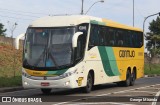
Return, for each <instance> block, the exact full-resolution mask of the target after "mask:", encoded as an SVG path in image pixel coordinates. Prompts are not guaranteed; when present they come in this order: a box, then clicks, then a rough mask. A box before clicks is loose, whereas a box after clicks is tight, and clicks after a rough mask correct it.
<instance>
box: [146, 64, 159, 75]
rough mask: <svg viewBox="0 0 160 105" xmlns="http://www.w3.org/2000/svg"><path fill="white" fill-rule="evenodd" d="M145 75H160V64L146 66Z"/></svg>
mask: <svg viewBox="0 0 160 105" xmlns="http://www.w3.org/2000/svg"><path fill="white" fill-rule="evenodd" d="M144 74H145V75H151V74H160V64H145V66H144Z"/></svg>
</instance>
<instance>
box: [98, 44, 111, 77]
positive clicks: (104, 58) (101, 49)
mask: <svg viewBox="0 0 160 105" xmlns="http://www.w3.org/2000/svg"><path fill="white" fill-rule="evenodd" d="M98 50H99V53H100V56H101V60H102V64H103V68H104V71H105V73H106V74H107V75H108V76H114V74H113V72H112V70H111V66H110V63H109V58H108V55H107V51H106V49H105V47H103V46H98Z"/></svg>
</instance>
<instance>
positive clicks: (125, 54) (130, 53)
mask: <svg viewBox="0 0 160 105" xmlns="http://www.w3.org/2000/svg"><path fill="white" fill-rule="evenodd" d="M119 57H124V58H129V57H135V51H134V50H132V51H130V50H120V51H119Z"/></svg>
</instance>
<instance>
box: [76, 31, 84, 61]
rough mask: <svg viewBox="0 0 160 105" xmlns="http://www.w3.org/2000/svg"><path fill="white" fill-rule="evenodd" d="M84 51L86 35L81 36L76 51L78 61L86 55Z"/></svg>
mask: <svg viewBox="0 0 160 105" xmlns="http://www.w3.org/2000/svg"><path fill="white" fill-rule="evenodd" d="M84 49H85V36H84V34H83V35H81V36H79V38H78V41H77V49H76V52H77V53H76V59H77V60H79V59H81V58H82V57H83V54H84V52H83V51H84Z"/></svg>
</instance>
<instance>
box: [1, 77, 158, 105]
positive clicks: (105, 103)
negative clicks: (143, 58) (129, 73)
mask: <svg viewBox="0 0 160 105" xmlns="http://www.w3.org/2000/svg"><path fill="white" fill-rule="evenodd" d="M159 95H160V77H146V78H141V79H138V80H136V83H135V85H134V86H130V87H119V86H117V85H116V84H114V83H112V84H105V85H99V86H96V87H95V88H94V90H93V91H92V92H91V93H89V94H86V93H83V92H82V91H81V90H80V89H74V90H62V89H56V90H53V91H52V93H51V94H50V95H43V94H42V93H41V91H40V90H39V89H29V90H21V91H14V92H7V93H0V96H3V97H4V96H5V97H12V98H13V97H16V98H17V97H21V96H24V97H27V98H41V99H42V101H43V102H42V103H23V104H24V105H28V104H30V105H32V104H33V105H44V104H45V105H77V104H79V105H160V102H156V99H158V97H159ZM158 100H160V98H159V99H158ZM44 101H49V102H44ZM154 101H155V102H154ZM0 104H3V105H5V104H6V105H21V104H22V103H0Z"/></svg>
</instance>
